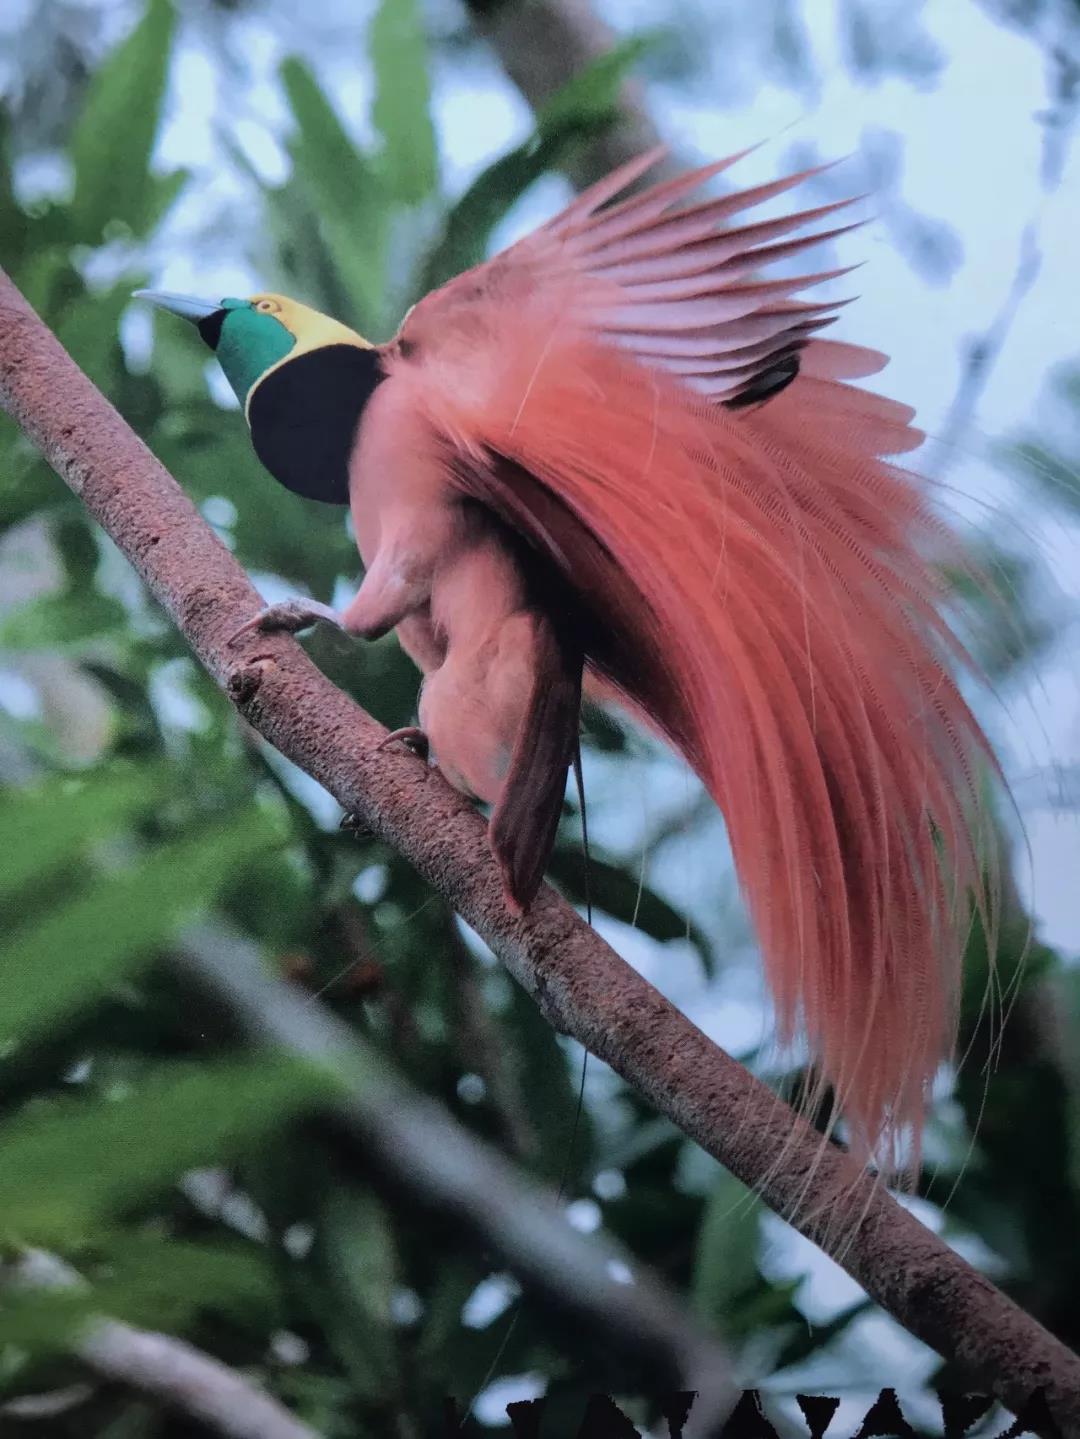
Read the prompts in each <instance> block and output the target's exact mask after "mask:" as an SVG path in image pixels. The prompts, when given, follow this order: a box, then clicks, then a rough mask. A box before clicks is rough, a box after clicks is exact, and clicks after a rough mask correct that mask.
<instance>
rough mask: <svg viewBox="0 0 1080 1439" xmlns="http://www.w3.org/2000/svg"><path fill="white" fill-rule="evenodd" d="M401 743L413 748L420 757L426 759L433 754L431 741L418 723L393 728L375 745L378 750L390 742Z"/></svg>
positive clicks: (414, 752)
mask: <svg viewBox="0 0 1080 1439" xmlns="http://www.w3.org/2000/svg"><path fill="white" fill-rule="evenodd" d="M395 743H400V744H403V745H405V747H406V748H407V749H411V750H412V752H413V754H414V755H416V756H417V758H418V759H422V760H426V759H428V758H429V757H430V755H431V741H430V740H429V739H428V737H427V735H426V734H425V733H424V731H423V730H422V729H420V728H419V727H418V726H417V725H404V726H402V728H401V729H395V730H391V731H390V733H389V734H388V735H387V736H386V738H385V739H381V740H380V741H379V743H378V744H377V745H376V746H375V750H376V752H378V751H379V750H382V749H385V748H386V746H387V745H388V744H395Z"/></svg>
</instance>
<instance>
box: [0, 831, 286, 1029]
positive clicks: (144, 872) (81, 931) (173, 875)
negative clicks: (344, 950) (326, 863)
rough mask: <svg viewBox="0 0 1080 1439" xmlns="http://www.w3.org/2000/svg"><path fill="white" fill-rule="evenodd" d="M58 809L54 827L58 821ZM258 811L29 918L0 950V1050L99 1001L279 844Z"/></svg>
mask: <svg viewBox="0 0 1080 1439" xmlns="http://www.w3.org/2000/svg"><path fill="white" fill-rule="evenodd" d="M65 818H66V816H65V815H64V813H63V811H62V810H61V812H60V813H59V814H58V816H57V819H58V820H63V819H65ZM280 837H281V836H280V832H279V827H278V825H277V824H276V823H275V822H273V821H272V819H271V817H270V815H269V814H268V813H267V812H266V811H265V810H263V809H257V808H255V807H252V808H250V809H249V810H247V811H246V812H245V813H243V814H242V815H241V816H240V817H239V818H238V819H235V820H233V821H231V822H230V823H228V824H224V825H219V826H215V827H214V828H212V829H208V830H203V831H201V832H199V833H197V834H195V835H192V836H191V837H189V838H187V839H184V840H181V841H178V842H177V843H175V844H171V845H168V846H165V847H163V848H161V849H158V850H157V851H156V852H155V853H153V854H152V855H150V856H148V857H147V858H145V859H143V860H141V861H140V862H138V863H136V864H133V865H131V866H130V867H129V868H125V869H123V870H121V871H119V872H118V873H115V874H110V875H103V876H99V877H97V878H96V879H95V880H94V882H93V884H92V885H91V886H90V887H88V888H87V889H86V890H85V891H83V892H82V893H81V894H77V895H75V896H74V897H73V898H72V899H70V900H69V901H68V903H67V904H65V905H62V906H60V907H58V908H56V909H54V910H52V911H50V912H49V913H47V914H45V915H44V916H42V917H40V918H33V919H31V920H29V921H28V922H27V923H26V924H25V925H24V926H23V927H22V928H21V929H19V930H17V931H16V932H15V933H14V934H13V935H11V936H10V937H8V939H7V940H6V942H5V943H4V945H3V946H2V947H0V1042H2V1041H7V1042H12V1041H18V1042H19V1043H20V1044H25V1043H27V1042H29V1041H31V1040H33V1039H34V1038H36V1037H37V1036H38V1035H40V1034H41V1033H42V1032H43V1031H44V1030H45V1029H47V1028H48V1027H50V1026H51V1025H54V1024H56V1023H58V1022H59V1021H61V1020H63V1019H65V1018H67V1017H68V1016H69V1015H71V1014H73V1013H74V1012H75V1011H76V1010H78V1009H80V1008H82V1007H83V1006H85V1005H87V1004H91V1003H93V1002H94V1001H95V1000H96V999H98V998H99V997H100V996H101V995H102V994H103V993H104V992H105V991H106V990H107V989H108V988H109V986H110V985H112V984H115V983H116V982H117V980H119V979H120V978H122V977H123V976H124V975H126V974H128V973H129V972H130V971H131V970H132V969H133V968H134V967H135V966H137V965H138V964H140V963H142V962H144V961H145V960H146V959H148V958H149V957H150V956H151V955H152V953H153V951H154V949H155V948H156V947H158V946H160V945H161V944H162V943H163V942H164V941H165V940H167V939H169V938H170V937H171V936H172V935H173V934H174V933H175V931H176V929H177V928H178V927H179V925H180V924H181V923H182V922H184V921H186V920H188V919H190V918H191V917H192V915H193V914H194V913H196V912H197V911H198V910H200V909H202V908H204V907H205V906H206V905H208V904H210V903H211V902H212V900H213V899H214V898H215V896H216V895H217V893H218V892H219V891H220V890H221V889H222V888H223V887H224V886H225V885H226V884H228V883H229V882H230V880H232V879H233V877H234V876H235V874H236V872H237V871H238V870H239V869H241V868H242V867H243V866H244V865H245V864H247V863H249V862H250V860H251V859H252V857H253V856H255V855H257V854H259V853H260V852H261V851H262V850H264V849H266V847H267V846H268V845H270V844H272V843H274V842H275V841H279V840H280Z"/></svg>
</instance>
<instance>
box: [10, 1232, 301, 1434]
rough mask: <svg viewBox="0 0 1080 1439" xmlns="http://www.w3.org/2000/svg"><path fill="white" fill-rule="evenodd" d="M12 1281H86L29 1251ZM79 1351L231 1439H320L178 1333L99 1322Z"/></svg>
mask: <svg viewBox="0 0 1080 1439" xmlns="http://www.w3.org/2000/svg"><path fill="white" fill-rule="evenodd" d="M10 1282H11V1283H12V1284H13V1285H18V1286H19V1287H25V1288H32V1289H70V1288H73V1287H75V1286H77V1285H80V1284H82V1283H83V1280H82V1276H81V1275H79V1274H77V1273H76V1272H75V1270H73V1269H71V1268H70V1267H69V1266H68V1265H67V1264H65V1263H64V1261H63V1260H62V1259H59V1258H57V1257H56V1255H53V1254H48V1253H46V1252H45V1251H44V1250H39V1249H32V1250H28V1251H27V1252H26V1253H25V1254H24V1255H23V1256H22V1258H21V1259H20V1260H19V1262H18V1263H17V1264H16V1265H13V1266H12V1268H11V1277H10ZM74 1352H75V1353H76V1354H77V1355H78V1356H79V1358H80V1359H81V1360H82V1361H83V1363H84V1364H85V1365H87V1367H88V1368H90V1369H92V1370H93V1371H94V1372H95V1373H96V1374H100V1375H101V1376H102V1378H104V1379H109V1380H112V1381H114V1382H117V1383H120V1384H126V1385H128V1386H129V1387H131V1388H133V1389H138V1390H140V1391H141V1392H142V1393H144V1394H149V1395H150V1396H151V1397H152V1398H154V1399H158V1400H160V1401H161V1402H162V1403H165V1404H169V1405H171V1406H172V1407H173V1408H175V1409H179V1410H180V1411H181V1412H182V1413H184V1414H188V1415H190V1416H191V1417H192V1418H193V1419H198V1420H200V1421H201V1422H202V1423H203V1424H206V1425H208V1426H209V1427H210V1428H211V1429H214V1430H216V1431H217V1433H219V1434H224V1435H226V1436H227V1439H319V1435H318V1434H317V1432H316V1431H315V1430H314V1429H312V1428H310V1427H309V1426H308V1425H307V1424H302V1423H301V1422H300V1420H299V1419H297V1418H296V1417H295V1415H293V1414H290V1413H289V1411H288V1410H287V1409H286V1408H284V1406H283V1405H281V1404H279V1403H278V1401H277V1400H276V1399H274V1398H273V1397H272V1396H271V1395H269V1394H267V1393H265V1392H264V1391H263V1390H261V1389H257V1388H256V1387H255V1385H254V1384H252V1383H251V1382H250V1381H249V1380H247V1379H245V1378H244V1377H243V1376H242V1375H240V1374H237V1372H236V1371H235V1369H230V1368H229V1367H228V1366H227V1365H225V1364H222V1363H221V1362H220V1360H218V1359H213V1358H211V1356H210V1355H209V1354H204V1353H203V1352H202V1350H201V1349H196V1348H194V1347H193V1346H192V1345H191V1344H187V1343H185V1341H184V1340H182V1339H176V1338H174V1337H173V1336H172V1335H170V1334H155V1333H153V1332H152V1331H150V1330H146V1329H135V1328H133V1327H132V1326H131V1325H130V1324H121V1323H120V1321H119V1320H117V1319H107V1318H100V1319H94V1320H92V1321H91V1323H90V1325H89V1326H88V1328H87V1329H86V1331H85V1333H84V1334H83V1335H82V1336H81V1337H80V1338H79V1339H77V1340H76V1342H75V1344H74Z"/></svg>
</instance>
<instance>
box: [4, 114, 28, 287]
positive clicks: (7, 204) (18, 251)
mask: <svg viewBox="0 0 1080 1439" xmlns="http://www.w3.org/2000/svg"><path fill="white" fill-rule="evenodd" d="M10 128H11V127H10V122H9V120H8V117H7V115H6V114H5V113H4V111H3V110H2V109H0V247H2V248H0V264H2V265H3V267H4V269H5V270H7V271H8V272H9V273H11V274H14V273H15V270H16V266H17V264H18V261H19V257H20V256H21V255H22V254H23V252H24V250H25V249H26V247H27V245H28V243H29V240H30V221H29V219H28V217H27V216H26V215H25V214H24V213H23V211H22V209H21V208H20V207H19V205H18V203H17V202H16V199H15V189H14V186H13V184H12V179H11V146H10V143H9V140H8V135H9V133H10Z"/></svg>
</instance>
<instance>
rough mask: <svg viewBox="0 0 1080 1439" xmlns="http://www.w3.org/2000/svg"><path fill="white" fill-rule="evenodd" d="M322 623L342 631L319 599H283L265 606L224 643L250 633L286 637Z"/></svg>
mask: <svg viewBox="0 0 1080 1439" xmlns="http://www.w3.org/2000/svg"><path fill="white" fill-rule="evenodd" d="M320 621H322V622H325V623H326V624H329V625H335V626H336V627H337V628H338V629H341V628H342V624H341V616H340V615H339V614H338V612H337V611H336V610H332V609H331V608H330V606H329V605H324V604H321V603H320V602H319V601H318V600H304V599H295V600H282V601H281V603H280V604H276V605H267V606H266V607H265V609H261V610H260V611H259V613H258V614H257V615H255V616H254V618H253V619H250V620H248V622H247V623H246V624H243V625H241V626H240V628H239V629H238V630H237V631H236V632H235V633H234V634H231V635H230V636H229V638H228V641H227V643H228V644H230V645H234V644H235V643H236V641H237V640H239V639H243V637H244V635H250V634H253V633H258V634H263V635H268V634H276V633H277V632H278V631H284V632H285V633H286V634H290V635H294V634H296V633H297V632H298V631H299V630H306V629H310V628H311V626H312V625H314V624H318V623H320Z"/></svg>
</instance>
